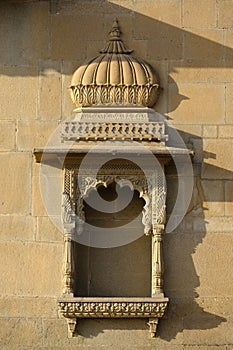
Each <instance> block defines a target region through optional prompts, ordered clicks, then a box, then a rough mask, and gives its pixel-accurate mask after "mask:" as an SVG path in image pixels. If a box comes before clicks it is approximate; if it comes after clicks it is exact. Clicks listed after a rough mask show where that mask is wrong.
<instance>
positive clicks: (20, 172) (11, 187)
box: [0, 152, 31, 214]
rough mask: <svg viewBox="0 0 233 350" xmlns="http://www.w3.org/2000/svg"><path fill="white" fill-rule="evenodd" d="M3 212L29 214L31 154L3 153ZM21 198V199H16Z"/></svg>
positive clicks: (0, 178) (0, 182)
mask: <svg viewBox="0 0 233 350" xmlns="http://www.w3.org/2000/svg"><path fill="white" fill-rule="evenodd" d="M0 168H1V169H4V171H2V172H1V175H0V187H1V205H0V213H1V214H14V213H17V214H28V213H29V209H30V197H31V196H30V181H31V180H30V156H29V155H28V154H27V153H25V154H23V153H17V152H15V153H1V155H0ZM16 199H19V200H16Z"/></svg>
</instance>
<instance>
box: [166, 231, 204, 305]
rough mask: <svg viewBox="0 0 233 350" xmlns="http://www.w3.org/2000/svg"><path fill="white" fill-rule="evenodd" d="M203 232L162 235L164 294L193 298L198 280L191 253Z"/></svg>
mask: <svg viewBox="0 0 233 350" xmlns="http://www.w3.org/2000/svg"><path fill="white" fill-rule="evenodd" d="M204 236H205V233H204V232H203V233H195V234H191V233H190V234H179V233H178V234H177V233H172V234H166V235H165V237H164V248H163V251H164V266H165V273H164V276H165V279H164V290H165V294H166V295H167V296H169V297H171V298H174V297H175V298H184V297H189V298H194V297H195V296H196V293H195V291H196V288H197V287H198V286H199V284H200V281H199V277H198V275H199V274H198V272H197V271H196V266H195V263H194V262H193V258H192V254H193V253H194V252H195V250H196V249H197V246H198V245H199V244H200V243H202V240H203V237H204Z"/></svg>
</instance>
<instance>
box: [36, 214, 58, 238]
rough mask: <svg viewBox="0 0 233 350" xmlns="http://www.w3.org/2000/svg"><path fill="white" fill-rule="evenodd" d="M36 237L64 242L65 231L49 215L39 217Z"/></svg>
mask: <svg viewBox="0 0 233 350" xmlns="http://www.w3.org/2000/svg"><path fill="white" fill-rule="evenodd" d="M36 239H37V240H38V241H45V242H63V232H61V231H60V230H59V229H58V228H57V227H56V226H55V225H54V223H53V222H51V220H50V219H49V218H48V217H38V219H37V236H36Z"/></svg>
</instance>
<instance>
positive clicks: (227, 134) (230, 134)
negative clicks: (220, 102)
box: [218, 125, 233, 138]
mask: <svg viewBox="0 0 233 350" xmlns="http://www.w3.org/2000/svg"><path fill="white" fill-rule="evenodd" d="M218 130H219V131H218V135H219V138H233V125H219V127H218Z"/></svg>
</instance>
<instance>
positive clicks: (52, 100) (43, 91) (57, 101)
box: [38, 61, 61, 121]
mask: <svg viewBox="0 0 233 350" xmlns="http://www.w3.org/2000/svg"><path fill="white" fill-rule="evenodd" d="M60 71H61V63H60V62H59V61H43V62H41V65H40V75H39V96H38V118H39V119H42V120H47V121H48V120H59V119H61V73H60Z"/></svg>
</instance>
